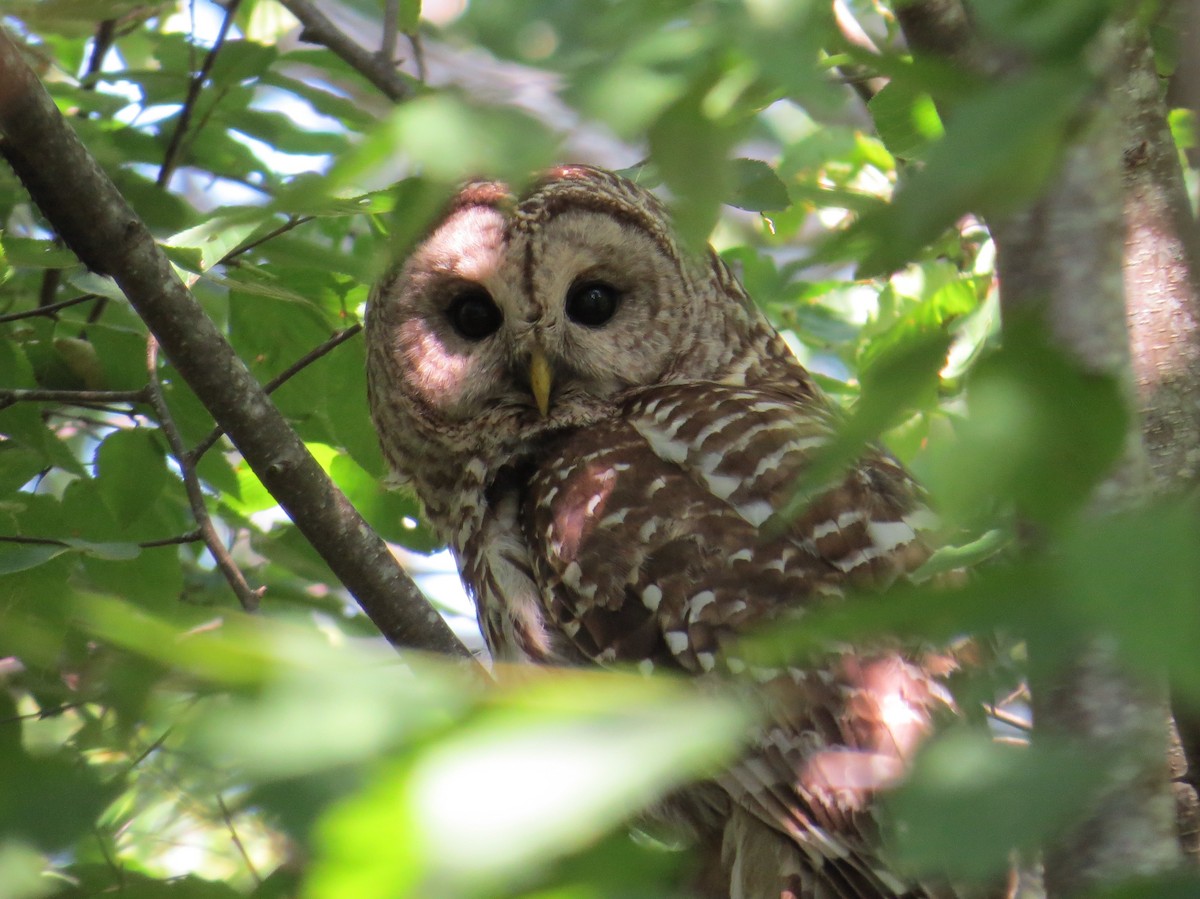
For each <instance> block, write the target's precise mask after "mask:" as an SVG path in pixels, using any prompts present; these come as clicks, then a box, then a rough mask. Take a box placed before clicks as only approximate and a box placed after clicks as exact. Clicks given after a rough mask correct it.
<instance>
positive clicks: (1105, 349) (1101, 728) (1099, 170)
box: [898, 0, 1200, 896]
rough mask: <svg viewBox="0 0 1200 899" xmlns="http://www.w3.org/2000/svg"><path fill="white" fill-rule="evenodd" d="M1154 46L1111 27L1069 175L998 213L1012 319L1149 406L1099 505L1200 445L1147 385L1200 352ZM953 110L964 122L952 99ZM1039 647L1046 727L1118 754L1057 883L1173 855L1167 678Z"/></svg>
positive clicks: (1061, 851)
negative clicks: (1149, 100) (1036, 329)
mask: <svg viewBox="0 0 1200 899" xmlns="http://www.w3.org/2000/svg"><path fill="white" fill-rule="evenodd" d="M898 16H899V19H900V22H901V25H902V27H903V28H904V31H905V35H906V37H907V39H908V41H909V43H910V46H911V47H912V49H913V51H914V52H915V53H917V54H922V53H924V54H929V55H931V56H940V57H942V58H948V59H950V60H951V61H953V62H955V63H957V64H959V65H962V66H965V67H967V68H969V69H970V70H972V71H975V72H978V73H986V74H988V75H989V76H992V77H1018V76H1019V74H1020V71H1021V67H1022V62H1021V59H1020V55H1019V53H1015V54H1014V52H1013V50H1012V49H1011V48H1005V47H998V46H990V45H989V44H988V42H987V40H988V39H987V38H985V37H983V36H981V35H979V34H978V33H976V32H975V31H974V30H973V29H972V28H971V15H970V7H969V6H965V5H963V4H962V3H960V2H958V0H933V2H930V3H924V2H917V3H914V4H908V5H905V6H902V7H900V8H899V10H898ZM1138 48H1141V49H1140V51H1139V49H1138ZM1144 48H1145V42H1144V41H1143V40H1142V39H1141V36H1140V34H1139V35H1138V36H1137V37H1135V38H1133V39H1131V38H1130V30H1129V29H1127V28H1126V27H1122V26H1119V25H1117V24H1115V23H1110V24H1109V25H1108V26H1107V27H1106V28H1105V29H1103V30H1102V31H1101V33H1100V34H1099V35H1098V37H1097V38H1096V39H1095V40H1094V41H1093V44H1092V46H1091V47H1090V49H1089V51H1088V52H1089V54H1090V58H1089V59H1088V60H1087V62H1088V63H1089V66H1088V67H1089V68H1090V70H1091V71H1093V72H1096V73H1098V75H1097V83H1096V86H1095V89H1094V90H1093V92H1092V94H1091V97H1090V100H1089V101H1088V102H1087V103H1086V104H1085V105H1084V107H1083V108H1081V109H1080V110H1079V117H1078V119H1077V122H1076V128H1075V129H1074V131H1073V136H1072V139H1071V141H1070V143H1069V145H1068V146H1067V148H1066V150H1065V153H1064V156H1063V159H1062V160H1061V162H1060V167H1059V169H1058V174H1057V176H1056V177H1055V178H1053V179H1052V181H1051V183H1050V184H1049V185H1048V186H1047V188H1046V190H1045V191H1044V193H1043V194H1042V196H1041V197H1040V198H1039V199H1038V200H1037V201H1036V202H1034V203H1033V204H1031V205H1030V206H1029V207H1028V208H1026V209H1024V210H1022V211H1021V212H1019V213H1017V214H1015V215H1011V216H1008V217H1006V218H1004V219H1001V220H993V221H989V225H990V227H991V231H992V235H993V237H994V238H995V242H996V253H997V261H996V265H997V272H998V275H999V279H1000V295H1001V311H1002V315H1003V317H1004V320H1005V322H1006V323H1007V324H1011V323H1012V322H1016V321H1019V320H1022V319H1028V318H1030V317H1034V318H1036V319H1038V320H1040V321H1041V322H1042V323H1043V324H1044V326H1045V328H1046V331H1047V333H1048V334H1049V335H1050V336H1051V338H1052V340H1053V341H1054V342H1055V343H1056V344H1057V345H1058V346H1060V347H1061V348H1063V349H1064V350H1066V351H1067V352H1068V353H1069V354H1070V355H1071V356H1073V357H1074V358H1075V359H1076V360H1077V361H1078V362H1079V364H1080V365H1081V366H1082V367H1083V368H1084V369H1085V370H1089V371H1094V372H1096V373H1098V374H1105V375H1109V376H1112V377H1115V378H1117V379H1118V381H1119V382H1120V383H1122V384H1123V385H1125V386H1126V389H1127V395H1128V397H1129V403H1130V407H1131V408H1132V409H1134V410H1137V411H1138V412H1139V413H1140V416H1139V420H1135V425H1134V427H1133V428H1132V429H1131V431H1130V433H1129V435H1128V441H1127V447H1126V452H1125V454H1124V457H1123V459H1122V461H1121V462H1120V464H1119V465H1118V466H1117V468H1116V469H1115V470H1114V471H1113V472H1112V474H1111V476H1110V477H1109V478H1108V479H1107V480H1106V481H1105V482H1104V483H1103V484H1102V485H1100V487H1099V488H1098V489H1097V492H1096V495H1095V496H1094V497H1093V500H1092V504H1091V513H1092V514H1105V513H1106V512H1108V511H1114V510H1118V509H1120V508H1122V507H1124V506H1127V505H1129V504H1131V503H1134V502H1137V501H1138V500H1140V499H1144V498H1145V497H1147V496H1149V495H1150V494H1151V493H1152V492H1153V487H1154V484H1153V481H1152V475H1151V471H1152V469H1153V472H1154V473H1155V474H1156V475H1158V476H1159V477H1161V478H1164V479H1167V480H1170V481H1171V482H1173V483H1178V481H1177V480H1176V479H1177V478H1179V477H1181V476H1187V477H1190V476H1191V472H1192V471H1193V469H1194V459H1190V458H1189V457H1190V455H1191V454H1192V453H1194V451H1195V448H1196V447H1197V446H1198V445H1200V444H1198V443H1197V442H1196V441H1195V439H1194V438H1191V439H1189V438H1188V437H1187V436H1186V435H1187V434H1188V433H1189V429H1190V428H1192V427H1194V426H1195V423H1196V421H1195V409H1194V407H1193V408H1191V409H1190V410H1189V409H1187V408H1181V407H1186V403H1180V402H1178V399H1177V397H1178V395H1179V393H1180V392H1186V391H1183V389H1182V386H1181V384H1180V383H1179V382H1176V383H1175V384H1173V385H1172V386H1168V387H1165V388H1162V389H1161V390H1159V389H1157V388H1154V389H1151V388H1152V386H1153V385H1159V384H1162V382H1163V381H1164V378H1163V376H1162V373H1163V368H1164V367H1167V368H1171V367H1172V366H1175V365H1177V364H1179V363H1180V362H1183V361H1184V360H1191V359H1193V358H1194V354H1195V351H1196V340H1195V331H1194V328H1192V329H1191V330H1185V331H1184V332H1183V333H1182V334H1180V333H1177V332H1176V331H1175V330H1174V325H1173V324H1170V323H1169V322H1171V321H1172V314H1174V315H1177V316H1179V319H1178V320H1181V321H1182V322H1183V323H1185V324H1187V325H1188V326H1189V327H1190V326H1191V323H1192V322H1194V320H1195V317H1194V314H1193V310H1194V308H1195V306H1194V296H1195V292H1194V290H1193V288H1192V282H1191V277H1190V273H1191V269H1190V268H1189V267H1188V262H1187V260H1188V259H1190V258H1191V257H1190V255H1189V254H1190V250H1189V248H1188V246H1187V244H1186V242H1185V241H1182V240H1178V241H1177V242H1176V243H1173V244H1170V243H1168V244H1166V245H1164V244H1161V243H1159V242H1158V236H1157V235H1158V230H1159V229H1164V230H1167V229H1169V233H1172V234H1174V235H1176V237H1177V238H1178V237H1179V236H1180V235H1181V234H1183V233H1186V232H1185V231H1181V230H1180V227H1179V225H1180V224H1181V222H1182V218H1181V213H1182V210H1181V208H1180V205H1179V202H1178V197H1177V196H1175V195H1174V194H1173V193H1172V190H1171V186H1170V172H1169V171H1168V169H1169V166H1168V164H1167V162H1166V160H1165V159H1162V158H1155V155H1154V154H1155V153H1157V152H1159V151H1161V152H1163V153H1171V154H1173V153H1174V148H1173V143H1171V142H1170V136H1169V134H1168V135H1166V140H1165V142H1163V141H1162V131H1163V130H1165V127H1166V125H1165V119H1164V117H1163V114H1162V110H1161V107H1158V106H1155V105H1153V104H1151V105H1150V106H1149V107H1148V108H1147V107H1145V106H1143V105H1141V101H1142V100H1144V99H1145V97H1146V96H1147V92H1148V91H1151V89H1153V91H1157V79H1156V78H1155V77H1154V75H1153V70H1152V69H1151V70H1150V71H1149V72H1147V70H1146V68H1145V50H1144ZM1135 95H1136V96H1139V97H1140V98H1141V99H1134V98H1135ZM1114 98H1116V102H1113V100H1114ZM944 112H945V113H946V114H947V116H948V118H949V120H950V122H951V125H950V127H952V120H953V110H952V109H947V110H944ZM1156 140H1157V141H1159V142H1158V143H1157V144H1156V143H1154V142H1155V141H1156ZM1172 159H1173V157H1172ZM1175 171H1176V173H1177V172H1178V164H1177V162H1176V163H1175ZM1180 183H1181V182H1180ZM1164 263H1166V264H1164ZM1127 291H1128V295H1129V296H1128V299H1129V301H1130V302H1129V305H1128V306H1127V305H1126V301H1127ZM1135 357H1136V358H1135ZM1185 368H1186V365H1185ZM1174 370H1179V369H1174ZM1188 378H1190V379H1191V383H1190V389H1192V390H1195V389H1197V387H1198V386H1200V382H1198V381H1197V378H1196V375H1195V373H1194V370H1190V371H1189V373H1183V372H1182V371H1181V381H1182V382H1187V380H1188ZM1164 391H1167V392H1164ZM1143 427H1144V428H1145V430H1146V434H1145V437H1143ZM1180 438H1182V441H1181V439H1180ZM1030 651H1031V653H1036V652H1039V651H1040V652H1042V653H1043V654H1045V653H1046V652H1047V651H1052V652H1053V653H1054V658H1055V661H1056V662H1057V665H1056V670H1057V674H1056V675H1055V676H1054V677H1053V679H1052V680H1049V681H1047V682H1045V683H1038V684H1034V685H1033V688H1034V690H1033V692H1034V704H1035V720H1036V724H1037V730H1036V736H1035V739H1042V738H1045V739H1055V738H1065V739H1069V740H1071V741H1074V742H1077V743H1078V744H1079V745H1081V746H1088V747H1090V748H1092V749H1095V750H1097V751H1100V752H1105V753H1112V757H1114V758H1119V759H1121V763H1120V764H1116V765H1113V766H1112V768H1111V769H1110V772H1109V778H1110V780H1109V782H1108V783H1105V784H1103V785H1101V790H1102V799H1101V800H1100V801H1099V802H1098V803H1097V804H1096V806H1095V809H1094V811H1093V812H1092V813H1091V814H1090V815H1089V816H1088V817H1087V818H1086V819H1085V820H1084V821H1082V822H1080V823H1079V824H1078V825H1077V826H1076V827H1075V828H1074V830H1073V831H1072V832H1070V833H1068V834H1067V835H1066V836H1065V837H1064V838H1063V839H1061V840H1059V841H1058V842H1057V843H1056V844H1055V845H1053V846H1049V847H1046V851H1045V856H1044V863H1045V884H1046V889H1047V892H1048V894H1049V895H1050V896H1069V895H1076V894H1079V893H1083V892H1085V891H1088V890H1091V889H1098V888H1102V887H1104V886H1106V885H1112V884H1113V883H1115V882H1119V881H1122V880H1124V879H1125V878H1128V877H1131V876H1137V875H1149V874H1155V873H1159V872H1162V871H1164V870H1167V869H1169V868H1171V867H1173V866H1174V865H1176V864H1177V863H1178V861H1179V858H1180V853H1179V849H1178V845H1179V844H1178V842H1177V839H1176V822H1175V806H1174V802H1173V797H1172V792H1171V789H1170V785H1169V783H1168V771H1167V762H1166V758H1167V747H1166V739H1165V738H1166V733H1167V726H1166V723H1167V713H1166V701H1165V695H1164V691H1163V690H1161V689H1160V688H1158V687H1156V686H1155V685H1154V684H1146V683H1144V682H1141V681H1139V680H1137V679H1136V678H1134V677H1132V676H1131V675H1129V674H1128V673H1127V672H1125V671H1123V670H1122V669H1121V667H1120V666H1119V664H1118V663H1117V660H1116V653H1115V651H1114V647H1113V644H1112V641H1111V640H1110V639H1108V638H1107V637H1106V636H1105V635H1103V634H1080V635H1078V640H1077V641H1076V643H1075V645H1074V646H1072V647H1060V646H1055V647H1052V648H1050V647H1039V646H1037V641H1036V639H1034V638H1031V647H1030Z"/></svg>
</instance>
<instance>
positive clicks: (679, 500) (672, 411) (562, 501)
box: [524, 383, 930, 673]
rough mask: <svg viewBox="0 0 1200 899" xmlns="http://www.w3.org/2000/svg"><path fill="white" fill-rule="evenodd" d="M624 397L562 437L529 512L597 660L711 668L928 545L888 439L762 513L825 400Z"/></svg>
mask: <svg viewBox="0 0 1200 899" xmlns="http://www.w3.org/2000/svg"><path fill="white" fill-rule="evenodd" d="M627 409H628V414H627V415H626V416H625V417H623V418H622V419H621V420H620V421H616V422H612V423H607V424H604V425H600V426H596V427H593V428H588V429H586V430H584V431H581V432H578V433H576V434H574V435H572V436H571V437H569V438H567V439H566V440H565V441H564V442H563V443H562V444H561V445H559V446H558V447H557V452H555V453H552V454H551V457H550V458H549V459H548V460H547V461H546V462H545V463H544V464H543V465H541V466H540V467H539V470H538V472H537V474H536V475H535V477H534V479H533V481H532V483H531V489H530V492H529V494H528V496H527V498H526V505H525V512H524V518H525V522H526V533H527V537H528V540H529V542H530V545H531V547H532V548H533V550H534V551H533V558H534V564H535V567H536V568H537V579H538V581H539V582H540V584H541V585H542V589H543V598H544V601H545V602H546V603H547V605H548V612H549V615H550V618H551V620H552V621H553V622H554V623H555V624H557V625H558V626H559V627H561V628H563V629H564V630H565V631H566V632H567V633H568V635H570V636H571V637H572V638H573V639H574V640H575V641H576V642H577V643H578V645H579V647H580V649H581V650H582V651H583V652H584V653H585V654H586V655H587V656H589V657H591V658H593V659H596V660H597V661H601V662H630V663H635V664H636V663H639V662H644V661H646V660H649V661H652V662H654V663H656V664H657V663H659V662H664V663H667V664H669V665H672V666H680V667H682V668H684V669H685V670H687V671H690V672H693V673H702V672H707V671H712V670H713V669H714V667H715V666H716V665H717V664H718V663H719V662H720V656H721V651H722V650H723V649H727V648H728V646H729V644H730V642H731V639H732V638H733V637H734V636H736V635H738V634H740V633H741V632H742V631H744V630H745V628H746V627H747V625H749V624H751V623H755V624H757V623H760V622H763V621H764V620H768V619H771V618H774V617H776V616H778V615H781V614H786V613H795V612H797V611H800V610H802V609H803V608H805V607H807V606H811V605H813V604H814V603H817V602H820V601H821V600H822V599H823V598H827V597H835V596H839V595H841V594H842V593H843V592H844V591H845V589H846V588H847V587H848V586H849V587H853V586H859V585H864V586H865V585H872V584H875V585H878V584H886V583H889V582H890V581H891V580H893V579H894V578H895V577H896V576H897V575H898V574H901V573H903V572H905V571H910V570H912V569H913V568H915V567H916V566H917V565H919V564H920V563H921V562H922V561H924V559H925V558H926V557H927V556H928V549H927V547H926V545H925V543H924V542H923V541H922V537H921V532H922V529H923V527H925V526H927V524H928V522H929V520H930V516H929V513H928V511H927V510H926V509H925V507H924V505H923V504H922V502H921V499H920V494H919V490H918V488H917V486H916V485H915V484H914V483H913V481H912V479H911V478H910V477H909V476H908V474H907V473H906V472H905V471H904V469H903V468H901V466H900V465H899V464H898V463H896V462H895V461H893V460H892V459H890V458H888V457H886V456H884V455H882V454H879V453H872V454H869V455H868V456H866V457H865V458H864V459H862V460H861V461H860V462H859V463H858V464H857V465H856V466H855V467H853V468H852V469H851V470H850V471H849V472H848V473H846V474H845V475H844V476H843V477H840V478H839V479H838V480H837V481H836V482H834V483H830V484H828V485H827V486H826V487H824V488H822V489H821V490H820V491H818V492H817V493H816V496H815V498H814V499H813V501H812V502H811V503H810V504H808V506H807V507H806V508H804V509H803V510H802V511H801V512H800V513H799V514H798V515H797V516H795V517H794V518H793V519H792V520H791V521H790V522H787V523H786V524H783V523H780V522H778V520H772V521H770V523H769V526H767V527H764V525H768V519H771V517H772V515H773V514H774V513H775V512H776V511H777V510H779V509H782V508H784V507H785V506H786V505H787V503H788V501H789V500H790V499H791V498H792V497H793V495H794V492H795V490H796V488H797V485H798V484H801V483H802V478H803V476H804V474H805V472H806V471H807V470H808V468H809V467H810V466H811V464H812V461H813V459H814V456H815V455H816V454H817V453H818V451H819V450H820V449H821V448H822V447H823V446H825V445H827V444H828V443H829V441H830V439H831V437H832V432H833V427H834V425H833V421H832V419H831V416H830V414H829V412H828V411H827V410H826V408H825V406H824V404H823V402H822V401H821V400H818V399H816V398H813V397H811V396H806V395H805V394H803V393H797V394H785V393H775V392H771V391H765V390H756V389H752V388H746V387H734V386H728V385H725V384H719V383H689V384H680V385H665V386H659V387H653V388H648V389H645V390H641V391H639V392H638V393H637V394H636V395H634V396H633V397H632V398H631V399H630V400H629V403H628V407H627ZM724 664H726V665H728V664H729V660H726V661H725V663H724ZM733 664H734V667H735V668H736V667H737V662H736V660H733ZM735 673H737V672H736V671H735Z"/></svg>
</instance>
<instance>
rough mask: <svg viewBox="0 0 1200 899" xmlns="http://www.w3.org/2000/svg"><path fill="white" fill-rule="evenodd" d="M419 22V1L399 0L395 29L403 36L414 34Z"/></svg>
mask: <svg viewBox="0 0 1200 899" xmlns="http://www.w3.org/2000/svg"><path fill="white" fill-rule="evenodd" d="M420 22H421V0H400V13H399V21H398V22H397V27H398V28H399V29H400V30H401V31H402V32H404V33H405V34H415V33H416V31H417V25H419V24H420Z"/></svg>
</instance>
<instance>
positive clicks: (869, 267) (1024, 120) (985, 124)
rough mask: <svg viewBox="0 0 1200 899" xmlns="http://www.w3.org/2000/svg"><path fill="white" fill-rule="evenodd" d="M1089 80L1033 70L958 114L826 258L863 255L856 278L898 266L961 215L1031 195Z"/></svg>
mask: <svg viewBox="0 0 1200 899" xmlns="http://www.w3.org/2000/svg"><path fill="white" fill-rule="evenodd" d="M1086 85H1087V79H1086V77H1085V76H1083V75H1081V74H1080V73H1079V72H1077V71H1075V70H1073V69H1070V70H1066V71H1063V70H1035V71H1034V72H1032V73H1031V74H1029V75H1026V76H1025V77H1024V78H1023V79H1021V80H1020V81H1017V82H1013V83H1005V84H1001V85H996V86H994V87H991V88H989V89H986V90H983V91H980V92H979V93H978V94H977V95H976V96H974V97H973V98H972V100H971V102H970V103H966V104H963V105H962V106H961V108H956V110H955V116H954V118H953V120H952V121H951V122H950V124H949V126H948V127H947V129H946V134H945V137H943V138H942V139H941V140H939V141H937V142H936V143H935V144H933V145H932V146H931V147H930V148H929V151H928V153H927V154H926V157H925V158H926V164H925V165H924V166H922V167H921V168H919V169H916V168H914V169H912V170H911V171H909V172H908V173H907V176H906V178H905V179H904V181H903V182H902V183H901V185H900V187H899V188H898V189H897V191H896V195H895V198H894V200H893V202H892V204H891V205H890V206H887V207H885V208H884V209H882V210H880V211H878V212H875V213H872V214H869V215H866V216H863V218H862V219H860V220H859V222H858V223H856V224H855V225H854V226H853V227H851V228H850V229H849V230H848V231H846V232H845V233H844V234H843V235H841V236H840V237H838V238H836V239H835V240H834V241H833V242H832V244H831V245H830V247H828V248H827V249H826V252H831V253H835V252H836V251H837V250H839V249H841V250H844V249H845V248H846V247H847V246H849V247H852V248H855V249H856V250H857V251H858V252H859V253H860V259H861V261H860V265H859V276H860V277H868V276H871V275H874V274H884V273H888V272H892V271H895V270H897V269H899V268H901V267H902V266H903V265H904V264H905V263H907V262H908V261H909V260H911V259H912V258H913V257H914V256H916V254H917V253H918V252H919V251H920V249H921V248H922V247H924V246H925V245H926V244H929V243H931V242H932V241H933V240H935V239H936V238H937V237H938V235H939V234H941V233H942V231H943V230H944V229H946V228H948V227H950V225H952V224H953V223H954V221H955V220H957V219H958V218H959V217H960V216H962V215H964V214H966V213H968V212H975V213H982V214H983V215H985V216H988V217H992V216H1001V215H1004V214H1006V213H1008V212H1011V211H1013V210H1014V209H1017V208H1019V207H1020V206H1021V205H1022V204H1024V203H1026V202H1027V201H1028V200H1029V199H1031V198H1032V197H1034V196H1035V195H1036V194H1037V192H1038V191H1039V190H1040V189H1041V188H1042V185H1043V184H1045V182H1046V179H1047V178H1049V177H1050V176H1051V175H1052V174H1053V172H1054V170H1055V166H1056V165H1057V163H1058V160H1059V155H1060V150H1061V147H1062V145H1063V142H1064V141H1065V140H1066V137H1067V133H1068V128H1069V126H1070V124H1071V121H1072V119H1073V116H1074V115H1075V113H1076V112H1077V110H1078V108H1079V104H1080V102H1081V101H1082V99H1083V98H1084V97H1085V96H1086V93H1085V91H1086Z"/></svg>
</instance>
